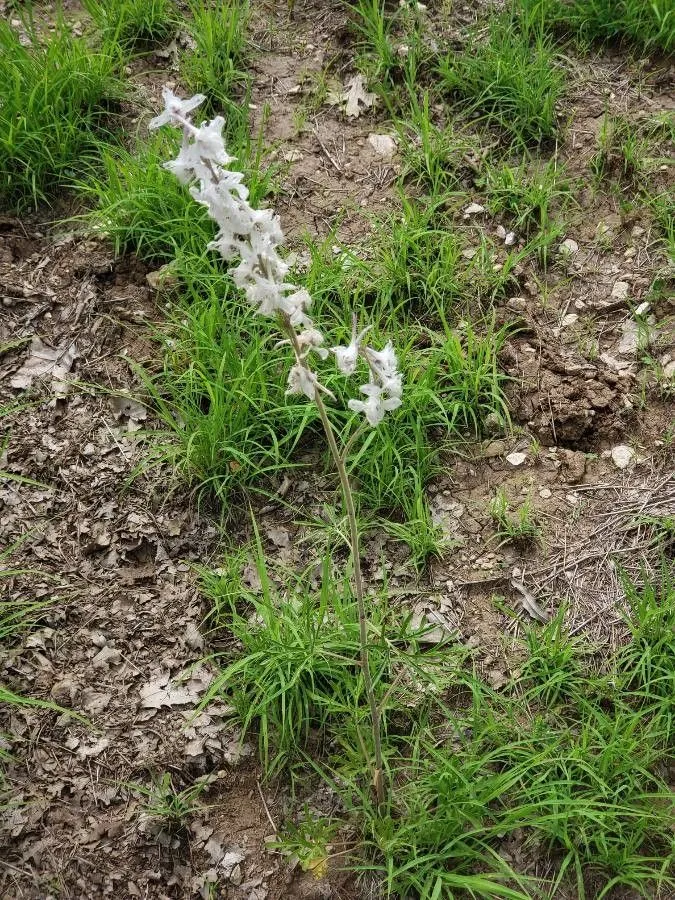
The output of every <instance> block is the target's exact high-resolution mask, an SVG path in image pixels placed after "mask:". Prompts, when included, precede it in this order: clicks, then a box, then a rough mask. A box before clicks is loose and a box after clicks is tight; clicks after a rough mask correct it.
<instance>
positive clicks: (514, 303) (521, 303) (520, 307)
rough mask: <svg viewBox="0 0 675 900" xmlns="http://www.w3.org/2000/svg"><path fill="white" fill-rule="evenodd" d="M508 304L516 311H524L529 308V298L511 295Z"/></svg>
mask: <svg viewBox="0 0 675 900" xmlns="http://www.w3.org/2000/svg"><path fill="white" fill-rule="evenodd" d="M506 305H507V306H508V308H509V309H512V310H513V311H514V312H524V311H525V310H526V309H527V300H526V299H525V298H524V297H511V298H510V300H507V302H506Z"/></svg>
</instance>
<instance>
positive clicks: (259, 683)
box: [202, 538, 450, 776]
mask: <svg viewBox="0 0 675 900" xmlns="http://www.w3.org/2000/svg"><path fill="white" fill-rule="evenodd" d="M253 553H254V560H255V565H256V568H257V572H258V576H259V579H260V583H261V590H260V592H258V593H257V594H256V593H253V592H252V591H250V590H248V591H247V590H246V589H244V587H243V585H242V584H241V582H240V583H239V585H238V587H237V589H236V590H233V582H232V577H231V575H232V573H230V577H229V578H225V579H223V577H222V575H221V574H220V573H218V574H215V575H214V574H212V573H210V572H208V571H204V572H203V573H202V588H203V590H204V592H205V593H206V596H207V598H208V599H209V601H210V602H211V603H212V604H213V606H214V608H215V609H216V610H217V617H216V621H217V623H218V625H219V626H220V628H221V630H222V632H224V633H227V634H229V635H230V640H234V641H235V642H236V646H237V647H238V648H240V651H239V652H238V653H237V655H236V656H235V658H233V659H232V660H231V661H230V662H229V664H228V663H226V665H225V668H223V670H222V672H221V673H220V674H219V675H218V676H217V677H216V679H215V680H214V682H213V683H212V685H211V687H210V688H209V691H208V693H207V695H206V696H205V697H204V699H203V701H202V704H203V705H204V706H206V705H208V703H210V702H211V700H213V699H214V698H223V699H225V700H226V701H227V702H230V703H232V704H233V705H234V706H235V708H236V710H237V712H238V714H239V718H240V719H241V722H242V725H243V733H244V735H245V734H247V733H248V732H249V731H251V730H255V731H256V732H257V735H258V744H259V750H260V758H261V761H262V764H263V766H264V769H265V771H266V773H267V774H268V776H271V775H273V774H276V773H278V772H279V771H280V769H281V768H282V767H283V766H287V765H288V764H289V763H290V762H292V761H294V760H296V759H297V758H298V754H299V753H301V752H302V751H303V750H304V749H305V748H306V747H307V746H308V743H309V742H310V740H312V741H313V742H314V743H316V742H317V740H318V741H320V740H322V739H323V737H325V736H326V734H325V732H326V728H327V725H328V723H329V722H330V723H332V724H333V725H336V724H337V723H339V724H340V726H341V727H342V728H344V729H345V731H346V732H349V739H350V740H352V741H353V748H354V749H355V750H356V749H358V746H359V742H367V741H368V740H369V738H368V731H369V726H368V723H367V721H365V720H366V717H367V712H366V710H367V706H366V699H365V694H364V686H363V678H362V675H361V673H360V669H359V658H360V657H359V646H360V645H359V622H358V615H357V610H356V604H355V601H354V597H353V595H352V591H351V587H350V584H349V582H348V579H347V578H346V577H344V576H341V575H338V574H336V573H335V572H334V569H333V560H332V558H331V555H330V554H326V555H325V556H324V558H323V560H322V565H321V578H320V585H319V587H318V588H313V587H312V586H311V583H312V580H313V577H314V575H313V571H312V570H310V571H308V572H307V573H301V574H299V575H296V574H294V573H292V572H288V571H276V570H275V571H274V572H270V571H269V570H268V567H267V566H266V564H265V558H264V553H263V550H262V546H261V544H260V540H259V538H258V541H257V547H255V548H254V550H253ZM273 576H274V577H273ZM279 580H280V581H281V582H282V583H283V585H284V587H283V588H281V589H279V588H278V587H277V586H276V585H277V583H278V581H279ZM385 626H386V627H385ZM368 628H369V632H370V640H371V652H370V665H371V675H372V678H373V682H374V684H375V685H376V690H377V694H378V702H379V703H380V704H381V708H382V713H383V727H384V728H385V729H386V728H387V722H388V710H389V708H390V705H391V706H395V705H399V706H400V705H402V697H403V696H407V694H408V692H407V691H406V689H405V688H404V687H400V688H399V689H398V691H397V692H392V690H391V687H392V682H394V680H395V678H396V677H397V673H398V678H399V679H400V678H401V677H402V676H403V675H404V674H407V676H408V677H409V678H410V677H413V678H416V679H418V681H419V684H427V683H428V684H433V683H434V678H435V676H434V673H433V671H432V668H433V667H432V666H431V662H432V660H433V662H434V664H438V662H439V660H438V659H436V658H434V657H433V656H432V655H430V656H429V664H428V665H426V666H421V665H420V659H419V648H418V646H417V641H418V640H419V638H420V637H422V636H423V634H424V632H423V631H415V630H414V629H412V628H411V627H410V624H409V621H408V620H407V619H402V620H398V621H397V620H396V618H395V617H394V616H393V615H390V612H389V610H388V607H387V604H386V601H385V598H384V597H382V598H380V602H379V603H377V604H373V606H372V608H371V615H370V622H369V625H368ZM385 632H386V636H385ZM446 668H448V669H449V668H450V666H448V664H447V658H446ZM394 697H396V704H394V703H393V698H394ZM399 712H400V710H399Z"/></svg>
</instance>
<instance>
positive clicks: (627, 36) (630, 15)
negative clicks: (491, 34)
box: [519, 0, 675, 53]
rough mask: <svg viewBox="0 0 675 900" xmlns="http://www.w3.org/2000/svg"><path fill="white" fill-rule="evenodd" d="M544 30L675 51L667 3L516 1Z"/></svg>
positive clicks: (674, 25) (673, 16) (674, 24)
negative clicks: (541, 22)
mask: <svg viewBox="0 0 675 900" xmlns="http://www.w3.org/2000/svg"><path fill="white" fill-rule="evenodd" d="M519 3H520V5H521V6H522V7H523V9H524V10H525V11H526V12H527V13H528V14H535V15H537V16H541V19H542V21H543V22H544V23H545V24H546V26H547V27H549V28H553V29H555V30H557V31H558V32H560V33H562V34H563V35H569V36H573V37H576V38H578V39H579V40H581V41H582V42H586V43H588V42H592V41H628V42H632V43H635V44H637V45H638V47H641V48H644V49H645V50H647V51H663V52H665V53H671V52H672V51H673V49H675V11H674V10H673V6H672V3H671V2H670V0H519Z"/></svg>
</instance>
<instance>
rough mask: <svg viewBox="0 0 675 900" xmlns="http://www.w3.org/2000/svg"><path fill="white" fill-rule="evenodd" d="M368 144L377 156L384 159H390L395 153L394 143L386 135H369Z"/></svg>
mask: <svg viewBox="0 0 675 900" xmlns="http://www.w3.org/2000/svg"><path fill="white" fill-rule="evenodd" d="M368 143H369V144H370V146H371V147H372V148H373V150H374V151H375V153H377V155H378V156H383V157H385V158H386V159H391V157H392V156H393V155H394V154H395V153H396V141H395V140H394V138H393V137H391V136H390V135H388V134H369V135H368Z"/></svg>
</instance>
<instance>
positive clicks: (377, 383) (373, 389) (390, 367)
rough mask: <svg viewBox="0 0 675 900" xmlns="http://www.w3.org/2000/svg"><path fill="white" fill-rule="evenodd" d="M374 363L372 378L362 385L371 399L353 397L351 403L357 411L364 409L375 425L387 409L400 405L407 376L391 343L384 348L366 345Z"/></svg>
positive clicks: (367, 353)
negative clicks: (400, 368)
mask: <svg viewBox="0 0 675 900" xmlns="http://www.w3.org/2000/svg"><path fill="white" fill-rule="evenodd" d="M365 355H366V359H367V360H368V365H369V366H370V381H369V382H368V383H367V384H362V385H361V393H362V394H365V395H366V397H367V398H368V399H367V400H350V401H349V403H348V406H349V408H350V409H351V410H353V411H354V412H359V413H363V414H364V415H365V417H366V420H367V421H368V424H369V425H372V426H373V427H375V426H376V425H379V424H380V422H381V421H382V419H383V418H384V414H385V412H390V411H391V410H394V409H398V407H399V406H400V405H401V395H402V393H403V379H402V377H401V373H400V372H399V371H398V361H397V359H396V353H395V352H394V348H393V346H392V345H391V343H388V344H387V345H386V347H385V348H384V349H383V350H373V348H372V347H366V348H365Z"/></svg>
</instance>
